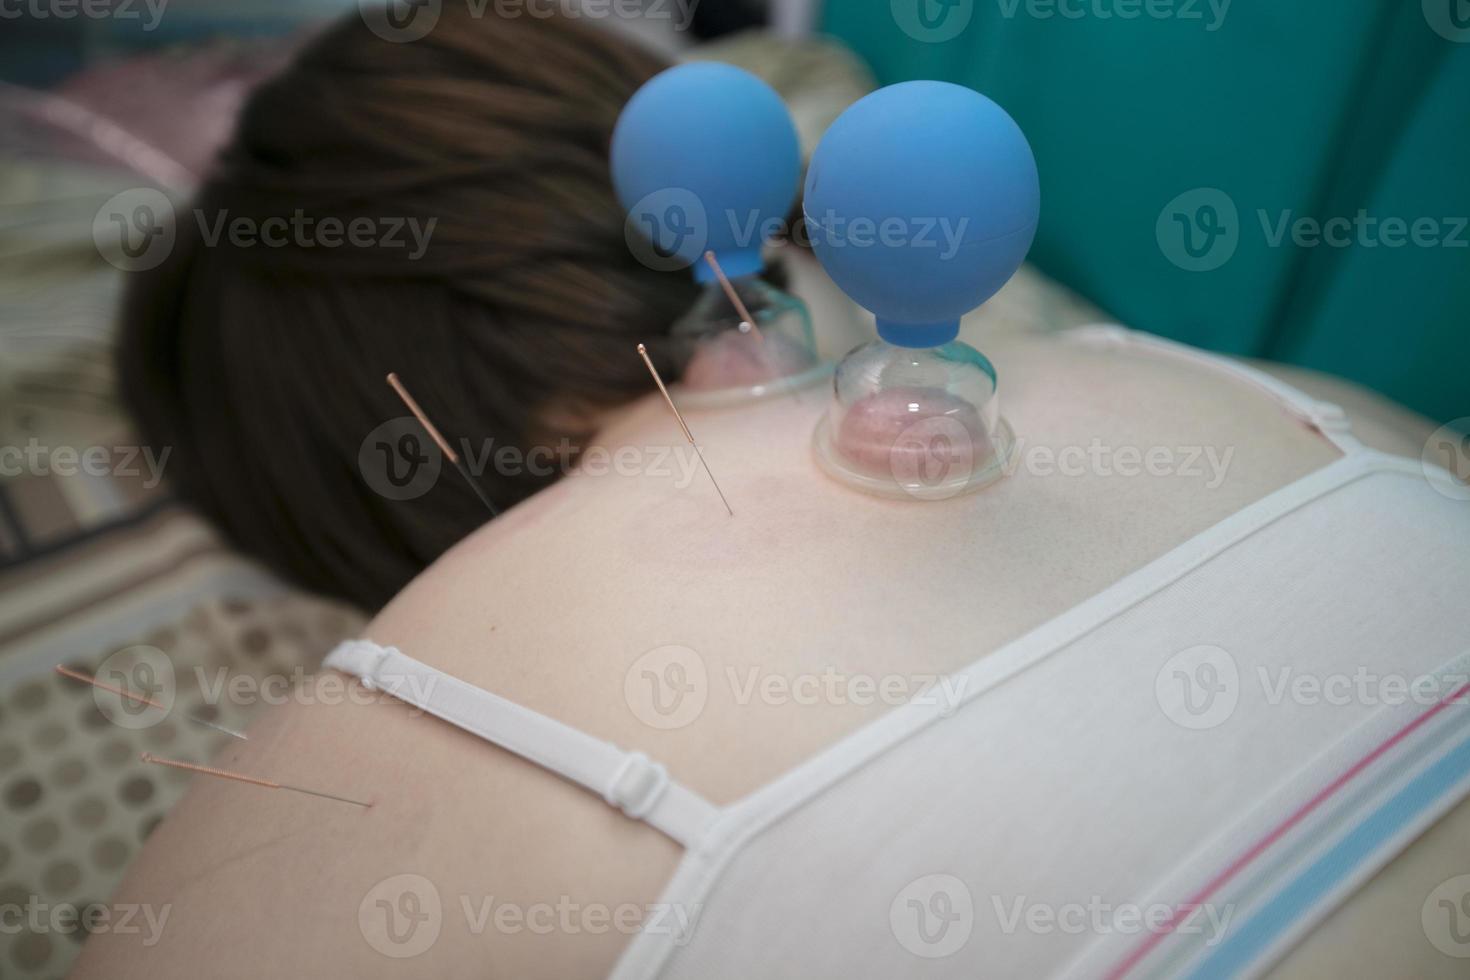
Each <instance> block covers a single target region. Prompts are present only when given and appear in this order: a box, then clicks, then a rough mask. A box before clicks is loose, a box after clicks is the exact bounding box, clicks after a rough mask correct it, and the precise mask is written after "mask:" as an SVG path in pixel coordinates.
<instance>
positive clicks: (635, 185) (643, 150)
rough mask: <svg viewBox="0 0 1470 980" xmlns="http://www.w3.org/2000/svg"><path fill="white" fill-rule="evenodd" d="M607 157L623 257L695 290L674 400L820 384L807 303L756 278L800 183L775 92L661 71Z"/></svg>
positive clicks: (735, 75)
mask: <svg viewBox="0 0 1470 980" xmlns="http://www.w3.org/2000/svg"><path fill="white" fill-rule="evenodd" d="M611 155H612V173H613V185H614V187H615V189H616V190H617V193H618V199H619V200H620V201H621V202H622V204H623V206H624V207H625V208H626V209H627V211H628V226H627V239H628V245H629V248H630V249H631V250H632V251H633V253H634V254H635V255H636V256H638V258H639V260H640V261H642V262H644V264H645V265H649V266H650V267H652V268H655V269H663V270H674V269H681V268H688V269H689V270H690V271H691V274H692V275H693V276H694V279H695V281H696V282H699V283H700V284H701V285H702V286H703V291H702V292H701V294H700V298H699V300H698V301H697V302H696V303H695V305H694V306H693V307H692V308H691V309H690V311H689V313H688V314H686V315H685V316H684V317H683V318H682V319H681V320H680V322H679V323H678V324H677V325H676V326H675V328H674V332H673V337H672V338H671V342H673V343H674V344H676V345H678V346H679V347H680V348H682V350H681V353H682V354H683V356H684V358H685V359H686V362H687V364H688V367H687V368H686V370H685V373H684V377H683V381H682V384H681V386H680V390H681V395H680V403H681V404H684V405H686V406H689V407H699V406H714V405H727V404H738V403H740V402H743V401H747V400H750V399H755V398H761V397H765V396H767V395H770V394H774V393H778V392H782V391H790V390H792V389H795V388H799V387H802V386H804V385H807V384H811V383H813V382H815V381H819V380H821V379H822V378H823V377H825V376H826V375H827V374H828V373H829V372H830V370H831V367H830V365H827V364H824V363H823V362H822V361H821V359H820V358H819V357H818V355H817V350H816V343H815V338H814V336H813V331H812V323H811V314H810V313H809V312H808V310H807V308H806V305H805V304H804V303H802V302H801V300H799V299H797V298H796V297H794V296H791V295H789V294H787V293H785V292H783V291H781V290H779V289H777V288H776V287H774V286H772V285H770V284H769V283H767V282H766V281H765V280H764V279H763V278H762V273H763V271H764V260H763V258H762V255H761V249H762V246H763V245H764V242H765V239H766V237H768V236H769V235H770V234H771V233H772V231H773V230H774V229H776V228H779V227H780V224H781V222H782V221H783V220H784V218H785V216H786V214H787V213H788V212H789V211H790V209H791V205H792V203H793V201H794V200H795V198H796V192H797V189H798V186H799V182H800V176H801V151H800V147H799V144H798V142H797V136H796V128H795V126H794V125H793V124H792V122H791V116H790V114H789V113H788V112H787V110H786V106H785V104H784V103H783V102H782V101H781V97H780V96H779V95H777V94H776V92H775V90H774V89H772V88H771V87H770V86H768V85H767V84H766V83H765V82H762V81H761V80H760V79H758V78H756V77H755V76H754V75H751V74H750V73H749V72H746V71H743V70H741V69H739V68H736V67H734V66H732V65H724V64H718V63H715V62H694V63H691V64H685V65H679V66H677V67H675V68H670V69H668V70H666V71H664V72H661V73H659V74H658V75H656V76H654V77H653V78H652V79H650V80H649V81H648V82H647V83H646V84H644V86H643V87H642V88H640V89H639V90H638V91H637V92H636V93H634V95H633V98H632V99H630V100H629V101H628V104H627V105H626V106H625V107H624V108H623V112H622V114H621V115H620V116H619V117H618V123H617V126H616V128H615V129H614V130H613V139H612V154H611ZM706 251H710V252H713V253H714V255H715V256H716V259H717V265H718V267H719V268H720V269H722V270H723V273H724V274H725V275H726V276H727V277H728V282H729V284H730V286H731V287H733V288H734V289H735V291H736V292H737V294H738V295H739V297H740V298H741V300H742V302H743V303H744V305H745V306H746V307H747V309H748V312H749V313H750V316H751V319H752V320H753V321H754V326H753V328H752V326H751V324H749V323H746V322H745V318H744V317H742V316H741V315H740V314H739V313H738V312H737V310H736V307H735V305H734V304H733V303H731V302H730V300H729V297H728V296H727V295H726V294H725V290H724V287H723V286H722V284H721V283H720V282H719V279H718V277H717V275H716V269H715V266H714V265H712V264H711V263H709V262H707V261H706V260H705V258H704V256H705V253H706Z"/></svg>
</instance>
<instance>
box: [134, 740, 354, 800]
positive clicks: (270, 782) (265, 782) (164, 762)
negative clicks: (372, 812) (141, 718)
mask: <svg viewBox="0 0 1470 980" xmlns="http://www.w3.org/2000/svg"><path fill="white" fill-rule="evenodd" d="M142 759H143V761H144V762H152V763H156V764H157V765H160V766H171V767H173V768H174V769H187V770H188V771H189V772H197V773H203V774H204V775H206V776H218V777H219V778H220V779H233V780H234V781H235V782H237V783H249V784H250V785H252V786H262V787H264V788H266V789H286V790H290V791H291V792H293V793H305V794H307V795H308V796H319V797H321V798H322V799H325V800H336V801H337V802H338V803H351V804H352V805H353V806H360V807H363V808H364V809H366V808H368V807H370V806H372V804H371V803H363V802H362V801H360V800H350V799H348V798H347V797H345V796H333V795H332V794H331V793H322V792H320V791H318V790H314V789H304V788H302V787H300V786H288V785H287V784H285V783H278V782H276V781H275V780H274V779H261V778H260V777H259V776H247V775H245V774H244V773H242V772H230V771H229V770H228V769H216V768H214V767H213V766H200V765H196V764H195V763H192V762H180V761H178V760H177V759H163V758H160V757H159V756H156V755H154V754H153V753H152V752H144V753H143V755H142Z"/></svg>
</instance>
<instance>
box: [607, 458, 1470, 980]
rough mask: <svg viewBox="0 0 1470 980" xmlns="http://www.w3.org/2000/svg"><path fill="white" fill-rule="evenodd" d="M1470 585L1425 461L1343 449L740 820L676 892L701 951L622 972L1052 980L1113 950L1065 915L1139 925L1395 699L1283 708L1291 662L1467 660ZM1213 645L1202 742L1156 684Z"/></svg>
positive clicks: (787, 784) (1468, 558)
mask: <svg viewBox="0 0 1470 980" xmlns="http://www.w3.org/2000/svg"><path fill="white" fill-rule="evenodd" d="M1467 585H1470V511H1467V510H1466V508H1464V506H1463V505H1462V504H1460V503H1458V502H1456V501H1453V500H1451V499H1449V498H1446V497H1444V496H1441V495H1439V494H1437V493H1435V492H1434V491H1433V490H1432V489H1430V487H1429V486H1428V485H1427V484H1426V482H1425V481H1424V478H1423V475H1422V473H1420V471H1419V465H1418V464H1417V463H1412V464H1411V463H1407V462H1400V461H1396V460H1391V459H1389V458H1387V457H1382V456H1378V455H1376V454H1370V453H1361V454H1358V455H1356V456H1354V457H1347V458H1345V459H1343V460H1342V461H1340V462H1339V463H1337V464H1335V465H1334V466H1332V467H1329V469H1328V470H1326V471H1323V472H1322V473H1319V474H1317V475H1315V476H1313V477H1310V478H1308V480H1306V481H1303V483H1300V484H1297V485H1294V486H1293V487H1290V488H1288V489H1287V490H1286V491H1284V492H1282V493H1280V494H1277V495H1273V496H1272V497H1270V498H1268V499H1267V500H1265V501H1262V502H1260V503H1259V504H1257V505H1255V506H1253V507H1251V508H1248V509H1247V511H1245V512H1243V513H1242V514H1240V515H1237V517H1236V518H1232V519H1231V520H1228V521H1226V522H1224V523H1223V524H1221V525H1219V526H1217V527H1216V528H1214V529H1212V530H1211V531H1210V532H1207V533H1206V534H1205V535H1202V536H1201V537H1200V538H1198V539H1195V540H1194V541H1192V542H1190V543H1188V544H1186V545H1185V546H1184V547H1183V548H1181V549H1180V550H1178V551H1176V552H1174V553H1171V554H1170V555H1168V556H1166V557H1165V558H1163V559H1161V560H1160V561H1158V562H1155V563H1154V564H1152V565H1150V566H1148V567H1147V568H1145V569H1143V570H1142V571H1140V572H1139V573H1137V574H1135V575H1133V576H1130V577H1128V578H1127V579H1125V580H1123V581H1122V582H1120V583H1118V585H1117V586H1115V587H1113V588H1111V589H1109V590H1107V591H1106V592H1105V593H1103V594H1102V595H1101V596H1099V597H1097V598H1096V599H1095V600H1093V601H1090V602H1088V603H1085V604H1084V605H1083V606H1081V607H1078V609H1076V610H1074V611H1072V612H1070V613H1068V614H1066V615H1064V616H1062V617H1060V618H1059V619H1058V620H1056V621H1054V622H1052V623H1050V624H1048V625H1046V626H1044V627H1042V628H1041V629H1039V630H1037V631H1036V632H1035V633H1033V634H1031V635H1029V636H1027V637H1024V638H1022V639H1021V640H1018V641H1017V642H1015V643H1013V644H1010V645H1008V646H1007V647H1005V648H1003V649H1001V650H999V651H996V652H995V653H992V654H990V655H989V656H988V657H986V658H984V659H982V660H980V661H978V662H977V663H976V664H975V665H974V666H973V667H972V668H970V670H968V671H966V672H964V674H963V676H964V677H967V678H968V683H967V686H966V688H965V690H966V693H967V694H968V695H969V698H968V700H967V701H966V702H965V704H964V706H963V707H962V708H961V709H960V710H959V711H958V712H956V713H955V714H953V715H952V716H950V717H948V718H943V719H941V718H940V717H939V716H938V714H937V712H935V711H934V710H933V709H931V708H929V707H921V706H916V705H910V706H906V707H904V708H901V709H898V710H896V711H894V712H892V713H890V714H889V715H887V716H885V717H883V718H881V719H879V721H877V722H876V723H874V724H873V725H870V726H868V727H867V728H865V729H862V730H860V731H858V732H857V733H855V734H854V735H853V736H851V737H849V738H847V739H844V740H843V741H841V742H839V743H838V744H837V745H835V746H833V747H832V748H831V749H829V750H828V751H826V752H824V753H822V754H821V755H820V756H818V757H817V758H815V759H813V760H811V761H810V762H808V763H807V764H805V765H803V766H801V767H798V769H796V770H795V771H793V772H792V773H790V774H788V775H787V776H785V777H783V778H782V779H780V780H777V781H776V782H775V783H773V784H771V785H770V786H768V787H767V788H765V789H763V790H761V791H759V792H757V793H755V794H753V795H752V796H750V797H748V798H747V799H745V800H743V801H740V802H738V803H736V804H734V805H733V806H731V807H728V808H727V809H726V810H725V812H724V813H723V814H722V816H721V818H720V820H719V821H718V822H717V823H716V824H715V825H714V827H713V828H712V829H711V837H710V839H708V840H706V841H705V842H704V843H703V845H702V847H701V849H700V851H699V852H698V853H692V854H690V855H688V856H686V858H685V861H684V863H683V865H682V866H681V868H680V869H679V871H678V873H677V874H676V876H675V878H674V879H673V881H672V882H671V883H670V885H669V887H668V888H667V889H666V890H665V893H664V895H663V896H662V898H661V901H662V902H665V903H670V904H676V905H681V906H684V907H686V908H687V909H695V908H697V909H698V911H699V915H698V926H697V928H696V930H695V931H694V933H693V935H692V936H685V937H675V938H677V940H678V941H677V942H676V941H673V940H672V939H671V937H668V936H654V935H643V936H639V937H637V938H636V939H635V941H634V943H633V945H632V946H631V947H630V948H629V949H628V951H627V952H626V954H625V956H624V957H623V959H622V961H621V963H620V965H619V968H618V970H617V971H616V973H615V974H614V976H615V977H617V978H619V980H626V978H633V977H653V976H657V977H678V978H683V977H689V978H701V980H719V978H724V977H730V978H735V977H751V976H760V977H826V976H842V977H860V978H861V977H905V978H907V977H954V978H967V980H968V978H971V977H974V976H977V975H984V976H997V977H1031V976H1045V975H1051V974H1055V973H1057V972H1059V971H1061V970H1063V969H1064V968H1065V967H1067V965H1068V964H1069V963H1071V962H1072V961H1074V960H1076V959H1077V958H1078V957H1081V956H1082V955H1083V954H1084V953H1085V952H1086V951H1087V950H1088V948H1089V947H1090V946H1091V945H1092V944H1093V943H1094V942H1095V941H1097V940H1098V939H1100V938H1102V939H1106V938H1108V936H1107V934H1106V930H1103V931H1102V934H1101V935H1100V932H1099V930H1097V929H1094V928H1091V924H1090V922H1086V923H1084V926H1083V928H1080V929H1073V928H1072V926H1073V925H1074V924H1075V919H1073V918H1069V917H1072V916H1074V915H1082V916H1085V917H1086V916H1090V915H1091V912H1090V908H1094V907H1100V906H1108V907H1110V908H1111V909H1113V910H1114V911H1116V910H1117V909H1118V908H1119V907H1126V906H1139V911H1140V913H1142V912H1143V911H1145V909H1144V908H1143V906H1145V905H1146V904H1147V903H1149V902H1151V901H1154V900H1155V896H1154V893H1155V892H1156V891H1157V885H1156V883H1158V882H1160V881H1162V880H1165V879H1167V878H1169V877H1170V876H1171V875H1173V874H1179V873H1180V868H1181V862H1185V863H1188V861H1189V859H1190V858H1191V856H1192V855H1196V854H1197V853H1198V852H1199V850H1200V846H1201V844H1202V843H1203V842H1206V841H1209V840H1211V839H1213V838H1215V837H1216V836H1217V835H1218V834H1219V833H1220V830H1221V828H1222V827H1230V826H1231V825H1232V824H1236V823H1238V822H1240V821H1242V820H1245V819H1246V818H1247V817H1248V816H1249V814H1250V811H1251V809H1252V808H1253V806H1254V805H1255V802H1256V801H1258V800H1261V799H1263V798H1273V793H1278V794H1279V793H1281V792H1287V793H1288V795H1290V794H1291V793H1293V792H1294V794H1295V797H1294V798H1297V799H1300V798H1301V797H1302V796H1303V795H1304V794H1306V793H1307V788H1308V787H1310V786H1312V785H1313V784H1314V783H1319V782H1325V781H1326V780H1327V779H1328V778H1330V775H1331V774H1332V773H1331V770H1330V764H1331V763H1330V761H1324V762H1323V764H1322V766H1319V767H1318V768H1315V769H1312V770H1311V771H1309V772H1305V773H1304V772H1303V769H1302V766H1303V763H1304V761H1306V760H1313V759H1321V760H1331V759H1333V757H1334V753H1333V751H1332V750H1333V747H1334V746H1335V745H1336V744H1337V743H1338V742H1339V741H1340V740H1341V739H1342V738H1344V737H1345V736H1347V735H1350V734H1351V733H1353V732H1354V731H1356V730H1358V729H1359V727H1360V726H1361V725H1363V724H1364V723H1366V722H1368V721H1369V720H1370V719H1371V718H1372V717H1373V715H1374V714H1375V713H1376V712H1377V710H1378V709H1379V706H1378V705H1375V704H1371V703H1357V702H1355V703H1350V704H1345V705H1337V704H1311V703H1300V702H1298V701H1296V700H1293V699H1292V698H1291V697H1286V698H1283V699H1281V700H1280V701H1278V702H1274V703H1273V701H1272V698H1271V692H1272V690H1273V688H1274V686H1275V685H1276V684H1277V683H1278V682H1279V679H1280V676H1281V675H1280V671H1281V669H1282V668H1290V669H1291V670H1292V671H1294V672H1295V674H1297V675H1301V674H1305V675H1307V676H1311V677H1318V678H1326V677H1333V676H1336V675H1338V674H1340V673H1344V672H1347V673H1351V672H1352V671H1353V670H1354V669H1355V668H1356V667H1357V666H1358V665H1362V666H1363V667H1364V669H1365V670H1367V671H1369V672H1373V673H1377V674H1379V675H1383V674H1389V673H1392V674H1396V675H1402V676H1404V677H1406V678H1408V679H1413V678H1416V677H1418V676H1420V675H1422V674H1425V673H1429V672H1432V671H1434V670H1435V669H1436V668H1438V667H1439V666H1440V665H1442V664H1444V663H1446V662H1447V661H1449V660H1451V659H1452V658H1453V657H1455V656H1457V655H1458V654H1459V653H1461V652H1462V651H1463V649H1464V647H1465V645H1466V638H1465V634H1464V630H1463V613H1462V610H1461V606H1462V603H1463V597H1464V595H1465V593H1466V587H1467ZM1199 645H1213V646H1218V647H1220V648H1222V649H1224V650H1225V651H1226V652H1227V653H1228V654H1229V655H1230V657H1231V658H1232V659H1233V661H1234V663H1235V665H1236V668H1237V671H1238V676H1239V678H1240V682H1239V687H1238V692H1239V700H1238V703H1237V704H1236V706H1235V708H1234V710H1233V712H1232V713H1231V715H1230V716H1229V717H1228V719H1227V720H1225V721H1224V722H1222V723H1221V724H1220V725H1219V726H1217V727H1214V728H1209V729H1205V730H1193V729H1190V728H1185V727H1182V726H1181V725H1179V724H1177V723H1176V722H1175V721H1174V720H1172V719H1171V718H1170V717H1169V716H1168V715H1167V714H1166V712H1165V711H1164V710H1163V709H1162V708H1161V705H1160V702H1159V699H1158V695H1157V693H1156V683H1157V681H1158V678H1159V675H1160V673H1161V672H1163V671H1165V670H1166V669H1167V668H1168V666H1169V663H1170V659H1171V658H1172V657H1173V656H1174V655H1176V654H1178V653H1180V652H1181V651H1186V650H1188V649H1190V648H1193V647H1196V646H1199ZM1262 671H1264V672H1265V673H1264V675H1262V673H1261V672H1262ZM1308 777H1310V778H1308ZM1283 787H1284V788H1286V789H1284V790H1283ZM1278 805H1282V804H1280V803H1278ZM1186 870H1187V871H1188V872H1189V873H1188V874H1186V875H1185V877H1189V876H1191V875H1193V876H1198V875H1199V874H1200V871H1201V868H1200V867H1192V868H1189V869H1186ZM935 875H943V876H948V877H947V878H942V879H936V878H932V877H931V876H935ZM953 881H958V882H959V883H960V887H959V890H958V891H957V892H955V893H954V894H952V895H951V899H950V907H951V908H953V907H954V906H955V905H956V904H957V901H956V899H957V898H958V899H963V898H968V901H969V903H970V904H969V909H968V911H967V912H966V913H965V915H964V916H963V917H962V921H960V922H959V923H958V925H957V927H958V926H963V927H964V928H965V929H966V930H968V931H967V934H966V938H965V941H964V942H963V944H962V945H961V946H960V947H959V948H958V949H956V950H955V951H953V952H951V953H949V954H948V955H945V956H942V957H936V958H932V959H931V958H926V957H925V956H923V955H922V952H923V951H924V949H925V947H924V946H923V944H922V943H921V942H920V941H919V940H917V939H916V938H915V934H913V933H905V931H904V930H905V929H906V928H908V926H907V924H906V923H905V921H904V920H903V918H902V917H903V916H904V915H905V914H906V911H907V909H908V906H907V905H906V897H905V889H914V888H916V887H917V889H918V891H919V897H920V899H921V900H922V898H923V895H924V890H925V888H929V889H930V892H929V897H930V898H932V896H933V893H934V890H935V889H936V888H937V889H938V890H943V888H944V883H945V882H953ZM925 882H928V884H927V885H926V884H925ZM936 882H937V883H938V884H937V885H936V884H935V883H936ZM915 883H917V885H916V884H915ZM910 897H912V896H910ZM1181 898H1183V896H1182V895H1175V896H1171V898H1170V900H1173V901H1177V900H1179V899H1181ZM958 904H961V905H963V904H964V903H963V901H959V902H958ZM934 908H936V909H939V910H942V909H943V906H942V905H936V906H934ZM1033 910H1039V912H1037V911H1033ZM1222 912H1223V910H1222ZM1018 913H1019V914H1020V918H1019V920H1018V921H1017V920H1015V916H1016V915H1017V914H1018ZM1028 914H1039V915H1041V916H1043V917H1045V916H1061V917H1063V918H1064V919H1067V921H1065V922H1056V923H1053V924H1050V925H1048V924H1046V923H1043V924H1041V925H1039V926H1036V925H1034V926H1032V927H1030V928H1028V926H1027V924H1026V923H1027V919H1026V916H1027V915H1028ZM936 921H937V920H936ZM1034 921H1039V920H1034ZM895 922H897V925H895ZM905 938H907V939H908V941H909V942H908V945H905V942H904V940H905ZM915 948H917V949H919V950H920V952H919V953H916V952H915V951H914V950H915ZM1081 975H1097V974H1095V973H1086V972H1084V973H1083V974H1081Z"/></svg>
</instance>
